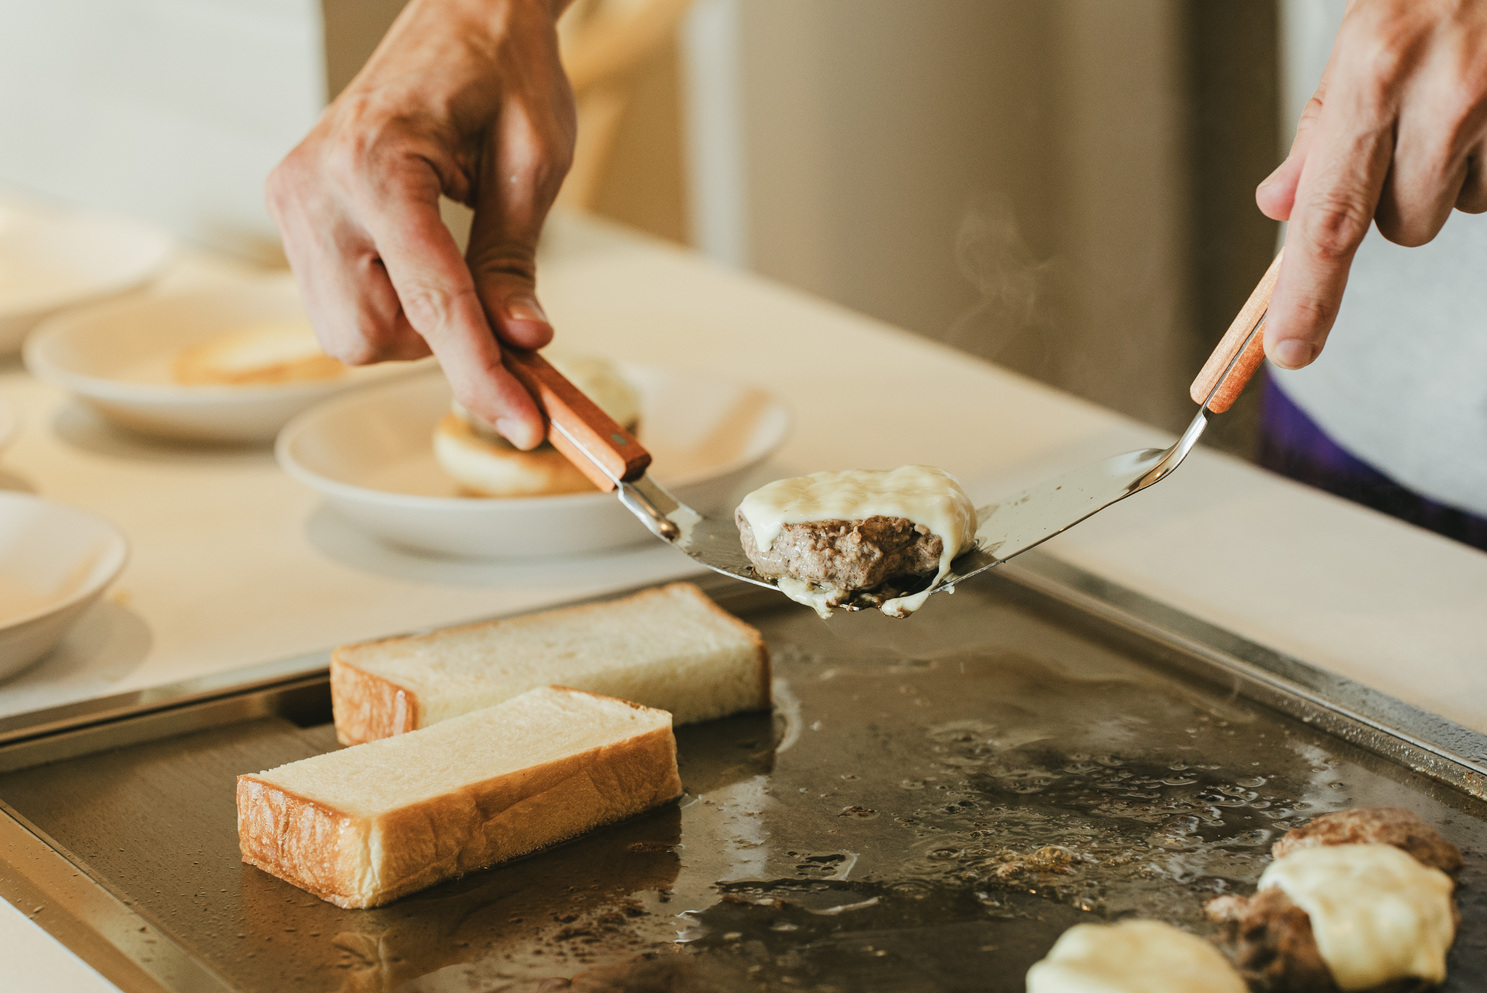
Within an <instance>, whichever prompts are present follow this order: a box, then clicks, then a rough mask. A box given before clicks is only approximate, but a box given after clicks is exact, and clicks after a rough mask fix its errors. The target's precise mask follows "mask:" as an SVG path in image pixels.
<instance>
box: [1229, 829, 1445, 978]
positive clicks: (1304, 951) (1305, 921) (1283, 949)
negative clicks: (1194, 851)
mask: <svg viewBox="0 0 1487 993" xmlns="http://www.w3.org/2000/svg"><path fill="white" fill-rule="evenodd" d="M1369 844H1372V845H1393V846H1394V847H1395V848H1398V849H1400V850H1401V851H1403V852H1405V853H1407V854H1409V855H1412V856H1414V857H1415V859H1416V860H1417V861H1419V862H1421V863H1423V864H1424V865H1428V866H1431V867H1432V868H1435V869H1440V870H1441V871H1443V872H1446V873H1449V874H1451V875H1455V874H1456V873H1457V872H1459V871H1461V865H1462V862H1461V849H1459V848H1457V847H1456V846H1455V845H1453V844H1451V843H1450V842H1449V841H1447V840H1446V839H1444V838H1442V837H1441V836H1440V835H1439V834H1438V833H1437V832H1436V830H1435V828H1433V827H1431V826H1430V825H1429V824H1427V823H1426V822H1425V821H1423V820H1421V819H1420V817H1419V815H1418V814H1416V813H1415V812H1414V811H1413V810H1406V809H1405V808H1403V807H1372V808H1362V809H1358V810H1340V811H1337V812H1336V813H1332V814H1323V815H1322V816H1321V817H1316V818H1313V819H1312V820H1310V821H1308V822H1307V823H1305V824H1303V825H1301V826H1300V827H1298V828H1292V829H1291V830H1290V831H1287V832H1286V833H1285V835H1284V836H1283V837H1282V838H1281V839H1280V840H1279V841H1277V842H1276V843H1275V844H1274V845H1272V846H1271V848H1270V852H1271V854H1272V855H1274V856H1275V857H1276V858H1280V857H1281V856H1283V855H1286V854H1288V853H1290V852H1293V851H1296V850H1297V849H1299V848H1311V847H1315V846H1319V845H1369ZM1203 910H1204V912H1205V913H1206V914H1207V915H1208V917H1209V919H1210V920H1213V921H1217V922H1220V923H1223V924H1224V925H1226V929H1227V934H1226V937H1227V938H1228V940H1229V941H1230V942H1231V943H1232V946H1233V949H1234V953H1235V954H1234V958H1235V962H1236V964H1237V965H1238V966H1239V970H1240V972H1242V973H1243V974H1244V975H1245V977H1246V978H1247V979H1250V980H1251V981H1254V982H1258V983H1260V984H1262V986H1263V988H1265V989H1268V990H1271V991H1274V993H1287V991H1296V993H1311V991H1317V993H1335V991H1336V990H1337V984H1336V983H1335V982H1334V981H1333V979H1332V973H1331V971H1330V970H1329V969H1328V968H1327V964H1326V963H1325V962H1323V961H1322V953H1321V952H1320V951H1319V950H1318V949H1317V941H1316V937H1315V936H1314V935H1313V934H1312V930H1311V918H1309V917H1308V916H1307V915H1306V911H1304V910H1302V909H1301V908H1300V907H1298V906H1296V905H1295V904H1294V903H1292V902H1291V898H1290V897H1288V896H1286V894H1285V893H1284V892H1283V891H1282V890H1280V889H1279V888H1277V887H1271V888H1270V889H1264V890H1260V891H1259V892H1258V893H1256V894H1255V895H1254V896H1249V897H1244V896H1237V895H1235V896H1221V897H1217V898H1215V899H1213V900H1210V901H1208V903H1207V904H1205V905H1204V907H1203ZM1452 910H1453V911H1454V910H1455V907H1454V905H1453V907H1452ZM1457 916H1458V921H1459V914H1458V915H1457ZM1427 985H1428V984H1424V983H1421V982H1420V981H1418V980H1414V979H1408V980H1400V981H1398V982H1394V983H1388V984H1386V985H1384V986H1380V987H1377V988H1376V990H1375V991H1373V993H1409V991H1412V990H1416V989H1423V988H1425V987H1426V986H1427Z"/></svg>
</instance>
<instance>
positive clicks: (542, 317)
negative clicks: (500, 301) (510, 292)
mask: <svg viewBox="0 0 1487 993" xmlns="http://www.w3.org/2000/svg"><path fill="white" fill-rule="evenodd" d="M506 316H507V317H509V318H511V319H512V320H513V321H541V322H542V323H543V324H546V323H547V315H546V314H544V313H543V312H542V305H541V304H539V303H538V302H537V298H536V297H534V296H527V295H526V294H522V295H520V296H514V297H508V298H507V300H506Z"/></svg>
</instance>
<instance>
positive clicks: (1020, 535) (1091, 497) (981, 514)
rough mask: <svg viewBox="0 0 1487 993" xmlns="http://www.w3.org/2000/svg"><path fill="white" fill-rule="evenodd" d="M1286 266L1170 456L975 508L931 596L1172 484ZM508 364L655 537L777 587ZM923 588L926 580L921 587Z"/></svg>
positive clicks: (577, 400) (721, 522)
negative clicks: (959, 549)
mask: <svg viewBox="0 0 1487 993" xmlns="http://www.w3.org/2000/svg"><path fill="white" fill-rule="evenodd" d="M1280 260H1281V256H1280V255H1277V256H1276V257H1275V261H1274V262H1272V263H1271V264H1270V268H1269V269H1268V270H1266V272H1265V275H1264V277H1263V278H1261V280H1260V283H1259V285H1258V286H1256V287H1255V291H1254V292H1253V293H1252V294H1250V298H1249V300H1248V301H1246V302H1245V305H1244V307H1243V308H1241V309H1240V311H1239V315H1238V316H1237V317H1236V318H1235V319H1234V323H1233V324H1232V325H1230V326H1229V330H1228V332H1227V333H1225V335H1224V337H1223V340H1222V341H1220V342H1219V344H1218V347H1217V348H1215V349H1214V351H1213V354H1211V355H1210V356H1209V357H1208V361H1207V362H1206V363H1204V365H1203V369H1202V371H1201V372H1200V373H1199V374H1198V378H1197V379H1195V380H1194V381H1193V385H1192V387H1191V388H1190V390H1189V393H1190V395H1191V396H1192V398H1193V402H1194V403H1197V404H1198V412H1197V414H1196V415H1195V416H1194V417H1193V421H1192V423H1191V424H1189V425H1188V427H1187V430H1186V431H1184V432H1183V433H1182V437H1181V438H1179V439H1178V440H1177V443H1176V444H1174V445H1173V446H1172V447H1171V448H1167V449H1165V450H1164V449H1160V448H1147V449H1143V450H1141V451H1136V452H1126V453H1125V454H1124V455H1117V456H1115V457H1114V458H1110V459H1106V460H1105V461H1103V462H1096V463H1094V464H1093V465H1088V466H1085V467H1083V468H1081V469H1075V470H1074V471H1072V472H1068V473H1065V474H1064V475H1062V476H1057V477H1055V478H1053V479H1050V480H1048V481H1047V482H1045V483H1040V484H1039V485H1037V486H1034V487H1033V488H1031V489H1028V490H1024V491H1022V492H1021V493H1018V494H1016V495H1015V496H1011V497H1008V498H1006V499H1005V500H1002V501H1001V502H1000V503H993V504H988V505H987V506H985V507H979V508H977V511H976V514H977V520H978V521H979V526H978V527H977V529H976V544H975V546H974V547H973V548H971V549H970V550H969V551H967V552H964V553H963V554H961V555H960V556H958V557H957V558H956V559H955V561H954V562H953V563H952V564H951V569H950V572H949V573H947V574H946V575H945V577H944V578H943V579H942V580H941V581H940V582H939V583H938V584H936V585H935V586H934V587H933V589H931V590H929V592H930V593H936V592H939V591H940V590H944V589H949V588H951V587H953V586H954V585H955V584H956V583H959V582H961V581H962V580H965V579H969V578H970V577H971V576H974V575H976V574H977V573H980V572H984V571H986V570H987V569H990V568H991V567H992V566H995V565H997V564H999V563H1001V562H1005V561H1007V560H1008V559H1010V558H1011V557H1012V556H1014V555H1016V554H1018V553H1019V552H1025V551H1027V550H1028V549H1029V548H1032V547H1033V546H1034V545H1037V544H1040V543H1042V542H1044V541H1047V540H1048V539H1049V538H1052V537H1053V536H1054V535H1056V534H1058V533H1060V532H1062V531H1065V530H1067V529H1069V528H1071V527H1073V526H1074V525H1075V524H1078V523H1079V522H1080V521H1082V520H1084V519H1085V518H1087V517H1089V516H1090V515H1092V514H1095V513H1098V512H1099V511H1101V510H1103V509H1104V508H1106V507H1108V506H1110V505H1111V504H1113V503H1116V502H1118V501H1120V500H1124V499H1125V498H1126V497H1128V496H1130V495H1131V494H1132V493H1139V492H1141V491H1142V490H1144V489H1146V488H1147V487H1148V486H1151V485H1152V484H1154V483H1156V482H1157V481H1158V480H1161V479H1164V478H1166V477H1167V475H1168V474H1170V473H1171V472H1172V470H1173V469H1176V468H1177V467H1178V466H1179V465H1181V464H1182V460H1183V459H1184V458H1186V457H1187V454H1188V452H1190V451H1192V449H1193V446H1194V445H1196V444H1197V443H1198V439H1199V437H1201V436H1202V434H1203V429H1204V428H1206V427H1207V426H1208V414H1210V413H1222V412H1224V411H1226V410H1228V409H1229V407H1230V406H1231V405H1232V404H1233V403H1234V400H1235V399H1236V398H1237V397H1238V396H1239V393H1240V391H1241V390H1243V389H1244V386H1245V384H1246V383H1248V382H1249V380H1250V377H1252V376H1253V375H1254V373H1255V370H1256V369H1258V368H1259V367H1260V362H1261V360H1262V359H1263V358H1264V357H1265V351H1264V347H1263V334H1264V327H1265V315H1266V313H1267V310H1268V308H1269V306H1270V294H1271V292H1272V291H1273V290H1274V289H1275V281H1276V277H1277V275H1278V274H1279V272H1280ZM505 362H506V365H507V366H508V368H510V369H511V371H512V372H513V373H515V374H516V376H517V377H518V378H519V379H521V381H522V382H523V383H524V384H525V385H526V387H527V389H529V390H531V392H532V395H533V396H535V397H536V398H537V402H538V405H539V406H541V407H542V409H543V410H544V411H545V412H546V414H547V417H548V435H547V437H548V441H550V442H551V443H552V445H553V447H554V448H556V449H558V451H560V452H562V453H563V454H564V455H566V456H567V457H568V459H569V460H570V461H572V462H573V464H574V465H576V466H577V467H578V468H579V469H580V470H581V471H582V472H583V473H584V474H585V475H586V476H588V477H589V479H591V480H592V481H593V482H594V484H595V485H596V486H598V487H599V488H600V489H601V490H605V491H608V492H616V493H617V494H618V496H619V500H620V502H621V503H623V504H624V505H625V506H626V507H627V508H629V510H630V512H631V513H632V514H634V515H635V516H636V517H638V518H639V519H640V521H641V523H643V524H644V525H645V526H646V527H648V528H649V529H650V530H651V532H652V533H653V534H655V535H656V537H658V538H660V539H662V540H663V541H667V542H670V543H671V544H672V545H674V546H675V547H676V548H678V549H680V550H681V551H683V552H685V553H686V554H687V555H690V556H691V557H692V558H694V559H696V560H697V561H698V562H700V563H702V564H703V565H705V566H707V567H708V568H709V569H714V570H716V571H718V572H722V573H726V574H728V575H730V576H733V577H735V578H738V579H742V580H744V581H745V582H749V583H753V584H755V585H757V586H768V587H771V588H774V589H778V588H779V587H778V586H777V585H776V583H775V582H774V581H773V580H771V579H768V578H766V577H763V576H759V575H757V574H756V573H755V572H754V567H753V565H752V564H751V563H750V562H749V560H748V557H747V556H745V555H744V552H743V546H742V544H741V543H740V541H739V535H738V528H737V526H736V525H735V524H734V523H733V520H732V518H731V517H727V518H710V517H704V516H703V515H702V514H699V513H698V512H697V511H695V510H693V509H692V508H691V507H688V506H687V505H686V504H684V503H682V502H681V501H680V500H678V499H676V498H675V497H673V496H672V495H671V494H670V493H668V492H667V491H666V489H665V487H663V486H661V485H659V484H658V483H656V481H655V480H653V479H650V478H649V477H648V476H647V475H646V469H647V468H648V467H649V466H650V462H651V456H650V453H649V452H647V451H646V450H645V449H644V448H643V447H641V445H640V443H639V442H638V441H636V440H635V438H634V436H632V435H631V434H630V433H629V432H628V431H626V430H625V429H624V428H622V427H620V426H619V425H618V424H616V423H615V422H614V421H613V420H611V419H610V418H609V417H608V416H607V415H606V414H605V413H604V412H603V411H602V410H600V409H599V408H598V407H597V406H596V405H595V404H594V403H593V401H591V400H590V399H589V398H588V397H586V396H584V395H583V393H581V392H580V391H579V390H578V388H577V387H575V386H574V385H573V384H572V383H570V382H568V380H567V379H565V378H564V377H563V375H562V374H561V373H559V372H558V371H557V370H556V369H554V368H553V367H552V366H551V365H549V364H548V363H547V361H546V360H545V359H543V358H542V357H541V356H540V355H538V354H536V353H535V352H521V351H516V350H514V349H508V350H507V351H506V358H505ZM923 584H924V581H923V580H921V581H920V586H921V587H922V586H923ZM916 592H920V590H917V589H915V588H914V587H912V586H907V587H904V588H901V589H896V588H895V589H890V588H883V589H877V590H872V591H864V592H858V593H856V594H854V595H853V596H852V597H851V598H850V599H848V600H847V601H846V602H844V603H842V604H841V605H840V606H841V607H842V608H843V609H845V610H862V609H864V608H868V607H874V608H875V607H880V606H882V605H883V604H884V603H885V602H887V601H888V600H890V599H893V598H897V597H901V596H905V595H908V594H913V593H916Z"/></svg>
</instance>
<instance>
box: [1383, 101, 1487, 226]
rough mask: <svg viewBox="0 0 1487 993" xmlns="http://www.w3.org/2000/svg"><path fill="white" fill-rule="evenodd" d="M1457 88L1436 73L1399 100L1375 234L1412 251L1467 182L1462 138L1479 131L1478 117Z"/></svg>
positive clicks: (1438, 223)
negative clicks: (1392, 145)
mask: <svg viewBox="0 0 1487 993" xmlns="http://www.w3.org/2000/svg"><path fill="white" fill-rule="evenodd" d="M1460 89H1461V87H1460V84H1459V83H1458V82H1457V77H1455V76H1454V75H1452V76H1447V75H1446V74H1443V73H1437V74H1434V75H1433V76H1426V77H1425V78H1424V79H1422V80H1421V81H1419V82H1418V83H1416V84H1415V85H1414V86H1412V87H1410V88H1409V89H1408V90H1406V91H1405V93H1404V95H1403V99H1402V101H1401V107H1400V111H1399V120H1398V124H1397V125H1396V134H1395V140H1394V155H1393V159H1392V161H1391V164H1390V167H1389V174H1388V176H1387V177H1385V180H1384V187H1383V190H1382V191H1381V192H1380V195H1379V206H1378V211H1377V214H1376V216H1375V221H1376V222H1377V223H1378V226H1379V233H1381V234H1382V235H1383V236H1384V237H1385V238H1388V239H1389V240H1390V241H1392V242H1394V243H1395V244H1398V245H1404V246H1406V247H1410V248H1414V247H1417V246H1419V245H1423V244H1425V243H1426V242H1428V241H1430V240H1431V239H1432V238H1434V237H1435V236H1436V235H1437V234H1439V233H1440V230H1441V228H1442V227H1444V226H1445V224H1446V221H1447V220H1448V219H1450V216H1451V211H1452V210H1453V209H1454V208H1455V206H1456V201H1457V199H1458V197H1459V196H1460V193H1461V189H1462V185H1463V184H1464V183H1465V181H1466V179H1467V168H1468V157H1469V156H1468V154H1467V153H1468V151H1469V150H1470V148H1469V145H1468V142H1469V141H1471V140H1472V138H1468V137H1466V136H1468V135H1470V136H1472V137H1475V136H1477V135H1479V134H1480V133H1481V131H1482V125H1481V121H1480V120H1478V119H1476V118H1479V117H1480V116H1481V115H1480V113H1479V112H1478V111H1477V110H1476V108H1475V107H1474V106H1472V105H1470V104H1469V103H1468V102H1467V101H1465V100H1464V99H1463V95H1462V94H1460V93H1458V91H1459V90H1460ZM1473 103H1474V102H1473ZM1463 139H1465V140H1463Z"/></svg>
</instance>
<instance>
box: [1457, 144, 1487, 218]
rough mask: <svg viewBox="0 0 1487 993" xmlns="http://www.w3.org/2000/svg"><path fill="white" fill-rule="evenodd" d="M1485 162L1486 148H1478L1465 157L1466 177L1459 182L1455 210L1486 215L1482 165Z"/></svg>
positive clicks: (1486, 189) (1486, 193)
mask: <svg viewBox="0 0 1487 993" xmlns="http://www.w3.org/2000/svg"><path fill="white" fill-rule="evenodd" d="M1484 160H1487V148H1482V147H1478V148H1477V150H1476V151H1475V152H1473V153H1472V154H1471V155H1469V156H1467V160H1466V175H1465V176H1464V177H1462V180H1461V192H1460V193H1458V194H1457V195H1456V209H1457V210H1461V211H1465V212H1466V213H1468V214H1481V213H1487V170H1484V169H1483V167H1482V163H1483V161H1484Z"/></svg>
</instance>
